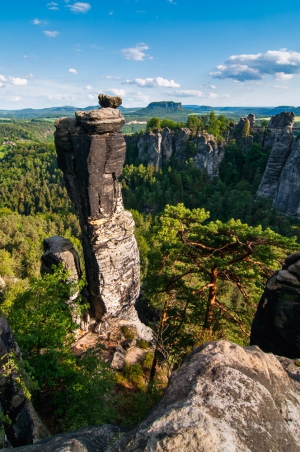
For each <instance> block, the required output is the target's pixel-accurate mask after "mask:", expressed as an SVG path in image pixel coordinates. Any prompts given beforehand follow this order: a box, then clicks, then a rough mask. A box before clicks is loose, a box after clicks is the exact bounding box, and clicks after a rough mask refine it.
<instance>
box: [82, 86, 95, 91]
mask: <svg viewBox="0 0 300 452" xmlns="http://www.w3.org/2000/svg"><path fill="white" fill-rule="evenodd" d="M84 89H87V90H88V91H91V90H92V89H93V87H92V86H91V85H87V86H86V87H85V88H84Z"/></svg>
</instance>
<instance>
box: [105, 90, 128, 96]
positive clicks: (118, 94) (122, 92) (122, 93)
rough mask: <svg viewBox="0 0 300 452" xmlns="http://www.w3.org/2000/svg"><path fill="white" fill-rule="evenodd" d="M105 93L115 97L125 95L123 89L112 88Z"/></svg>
mask: <svg viewBox="0 0 300 452" xmlns="http://www.w3.org/2000/svg"><path fill="white" fill-rule="evenodd" d="M107 91H108V92H110V93H112V94H114V95H115V96H125V94H126V91H125V90H124V89H117V88H112V89H108V90H107Z"/></svg>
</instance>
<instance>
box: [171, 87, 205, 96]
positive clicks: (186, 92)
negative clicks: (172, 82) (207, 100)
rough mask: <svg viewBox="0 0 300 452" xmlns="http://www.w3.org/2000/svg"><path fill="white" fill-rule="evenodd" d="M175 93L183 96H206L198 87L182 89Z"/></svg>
mask: <svg viewBox="0 0 300 452" xmlns="http://www.w3.org/2000/svg"><path fill="white" fill-rule="evenodd" d="M175 94H177V95H179V96H182V97H205V95H204V94H203V92H202V91H199V90H196V89H182V90H177V91H175Z"/></svg>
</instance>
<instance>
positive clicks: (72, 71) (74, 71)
mask: <svg viewBox="0 0 300 452" xmlns="http://www.w3.org/2000/svg"><path fill="white" fill-rule="evenodd" d="M69 72H70V73H71V74H78V72H77V71H76V69H72V68H70V69H69Z"/></svg>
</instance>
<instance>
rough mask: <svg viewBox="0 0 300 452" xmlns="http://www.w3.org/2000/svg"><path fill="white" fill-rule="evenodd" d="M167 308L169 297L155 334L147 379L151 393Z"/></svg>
mask: <svg viewBox="0 0 300 452" xmlns="http://www.w3.org/2000/svg"><path fill="white" fill-rule="evenodd" d="M168 307H169V295H168V297H167V299H166V301H165V304H164V309H163V312H162V316H161V319H160V324H159V329H158V333H157V342H156V346H155V350H154V358H153V362H152V367H151V371H150V377H149V387H148V391H149V392H151V390H152V387H153V382H154V377H155V374H156V366H157V352H158V351H159V349H160V348H161V347H162V346H163V344H159V343H158V342H159V340H160V339H162V337H161V336H162V332H163V330H164V326H165V323H166V320H167V310H168Z"/></svg>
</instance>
